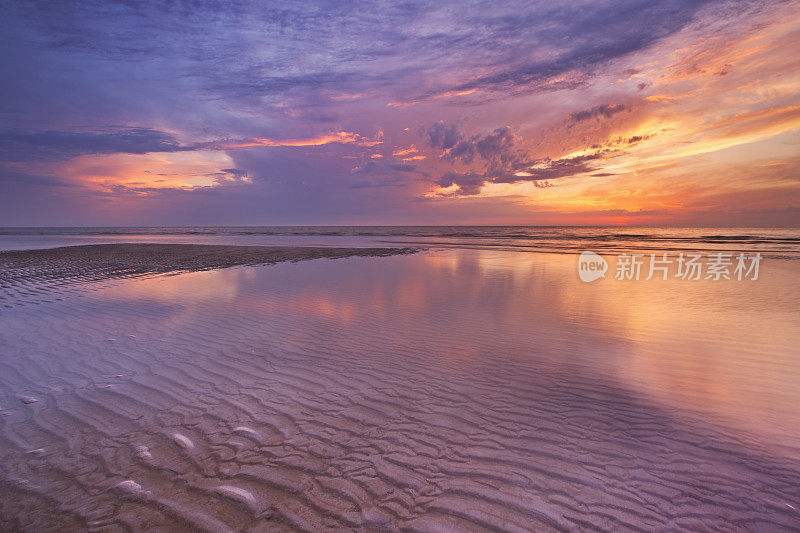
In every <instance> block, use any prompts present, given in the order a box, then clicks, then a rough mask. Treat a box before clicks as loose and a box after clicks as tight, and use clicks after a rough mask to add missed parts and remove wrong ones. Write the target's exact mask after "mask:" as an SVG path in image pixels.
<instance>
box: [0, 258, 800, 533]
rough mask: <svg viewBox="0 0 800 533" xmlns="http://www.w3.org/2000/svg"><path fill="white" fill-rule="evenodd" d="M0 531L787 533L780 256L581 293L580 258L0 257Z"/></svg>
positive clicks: (791, 467) (786, 388) (792, 499)
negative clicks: (689, 276) (744, 271)
mask: <svg viewBox="0 0 800 533" xmlns="http://www.w3.org/2000/svg"><path fill="white" fill-rule="evenodd" d="M0 265H2V272H1V273H0V276H1V277H0V281H2V283H0V295H2V297H3V298H2V300H0V346H2V349H1V350H0V408H2V411H0V464H2V465H3V468H2V469H0V525H1V526H2V529H4V530H26V531H56V530H102V531H122V530H170V531H182V530H186V531H189V530H204V531H215V532H216V531H297V530H302V531H320V530H359V531H375V530H381V531H487V530H491V531H575V530H609V531H610V530H640V531H653V530H686V531H698V530H708V531H711V530H726V531H728V530H731V529H735V530H758V531H790V530H796V529H797V528H798V527H800V512H799V511H798V509H800V467H799V466H798V465H799V464H800V463H798V460H799V459H800V442H798V433H797V428H798V427H800V414H798V413H797V412H796V411H797V409H796V406H797V405H800V392H798V390H800V387H797V385H798V383H800V361H798V359H800V358H798V355H800V354H798V348H797V346H796V339H797V338H800V320H799V319H798V316H800V301H798V299H797V297H796V287H797V286H798V285H797V283H798V281H799V280H800V268H799V267H798V264H797V262H796V260H793V259H782V258H771V259H770V260H769V261H768V262H765V263H764V265H763V268H762V273H761V277H760V278H759V279H758V280H757V281H752V282H746V281H744V282H736V281H734V280H730V281H721V282H719V283H717V282H712V281H710V280H709V281H705V280H702V281H700V282H697V283H693V282H685V283H684V282H680V281H675V280H670V281H667V282H661V281H660V280H652V281H647V282H645V281H642V282H624V281H616V280H614V279H611V277H610V276H609V278H608V279H603V280H600V281H598V282H596V283H594V284H587V283H582V282H581V281H580V280H579V279H578V276H577V271H576V256H575V255H574V254H571V253H522V252H516V251H509V250H508V249H505V248H503V249H488V250H487V249H480V248H479V247H476V246H472V247H438V248H436V247H422V249H420V247H414V248H408V247H400V246H398V247H394V248H386V247H384V248H377V247H374V246H370V247H336V246H325V247H322V246H317V247H269V246H259V247H246V246H222V245H214V246H211V245H201V244H192V245H187V244H170V243H161V244H102V245H92V246H79V247H66V248H56V249H48V250H41V251H31V250H23V251H17V252H4V253H0Z"/></svg>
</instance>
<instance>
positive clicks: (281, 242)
mask: <svg viewBox="0 0 800 533" xmlns="http://www.w3.org/2000/svg"><path fill="white" fill-rule="evenodd" d="M121 242H156V243H194V244H232V245H248V246H265V245H267V246H268V245H272V246H276V245H277V246H345V247H375V246H378V247H382V246H422V247H426V248H442V247H448V248H453V247H455V248H476V249H495V250H506V251H520V252H549V253H576V252H580V251H583V250H591V251H594V252H596V253H599V254H619V253H622V252H627V251H633V252H637V251H638V252H644V253H647V252H655V251H659V252H661V251H664V252H680V251H700V252H706V253H714V252H731V253H736V252H746V253H755V252H759V253H761V254H762V255H764V256H765V257H775V258H783V259H797V258H800V228H678V227H630V226H626V227H620V226H196V227H35V228H34V227H27V228H21V227H5V228H0V250H27V249H37V248H52V247H58V246H75V245H83V244H102V243H121Z"/></svg>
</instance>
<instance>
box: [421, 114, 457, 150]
mask: <svg viewBox="0 0 800 533" xmlns="http://www.w3.org/2000/svg"><path fill="white" fill-rule="evenodd" d="M460 139H461V134H460V133H458V130H457V129H456V127H455V126H454V125H452V124H451V125H449V126H448V125H447V124H445V122H444V121H439V122H435V123H434V124H433V125H432V126H431V127H430V128H428V140H429V142H430V145H431V147H433V148H441V149H442V150H449V149H450V148H452V147H453V146H455V144H456V143H457V142H458V141H459V140H460Z"/></svg>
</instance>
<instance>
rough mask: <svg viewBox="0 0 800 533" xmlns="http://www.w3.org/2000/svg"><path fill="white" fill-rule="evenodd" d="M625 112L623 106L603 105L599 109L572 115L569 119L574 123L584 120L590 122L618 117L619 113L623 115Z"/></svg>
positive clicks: (594, 108) (595, 108)
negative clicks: (594, 119) (590, 120)
mask: <svg viewBox="0 0 800 533" xmlns="http://www.w3.org/2000/svg"><path fill="white" fill-rule="evenodd" d="M622 111H625V106H624V105H623V104H611V105H608V104H603V105H599V106H597V107H593V108H591V109H586V110H584V111H578V112H577V113H572V114H571V115H570V116H569V118H570V119H571V120H572V121H573V122H582V121H584V120H589V119H591V118H600V117H605V118H611V117H612V116H614V115H616V114H617V113H621V112H622Z"/></svg>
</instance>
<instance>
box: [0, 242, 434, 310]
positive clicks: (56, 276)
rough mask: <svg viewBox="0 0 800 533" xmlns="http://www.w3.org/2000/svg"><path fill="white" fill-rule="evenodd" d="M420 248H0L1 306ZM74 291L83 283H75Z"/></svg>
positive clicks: (133, 245)
mask: <svg viewBox="0 0 800 533" xmlns="http://www.w3.org/2000/svg"><path fill="white" fill-rule="evenodd" d="M418 250H419V248H410V247H395V248H341V247H321V246H317V247H305V246H226V245H210V244H151V243H121V244H89V245H83V246H63V247H58V248H48V249H40V250H16V251H7V252H0V288H2V289H3V291H1V292H0V305H3V303H4V300H9V301H7V302H5V306H6V307H11V305H12V303H11V297H10V296H11V295H12V294H13V295H15V296H16V298H14V301H15V303H17V304H20V303H22V302H23V301H24V300H25V298H24V297H23V298H21V296H33V297H34V300H36V297H37V296H41V295H44V294H47V293H50V292H60V291H62V290H65V289H66V290H69V289H68V287H69V286H71V285H74V284H80V283H86V282H92V281H104V280H109V279H125V278H137V277H143V276H149V275H157V274H176V273H180V272H198V271H203V270H212V269H219V268H230V267H234V266H242V265H251V266H252V265H272V264H275V263H281V262H285V261H290V262H297V261H307V260H310V259H320V258H324V259H337V258H343V257H381V256H384V257H385V256H389V255H397V254H409V253H414V252H416V251H418ZM76 290H78V291H79V292H80V291H81V290H83V288H82V287H77V289H76Z"/></svg>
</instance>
